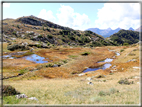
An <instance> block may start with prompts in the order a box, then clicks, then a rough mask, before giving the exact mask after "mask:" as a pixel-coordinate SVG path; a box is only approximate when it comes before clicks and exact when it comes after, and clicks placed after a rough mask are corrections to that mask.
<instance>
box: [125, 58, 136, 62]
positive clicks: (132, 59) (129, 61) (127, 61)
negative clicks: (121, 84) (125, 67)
mask: <svg viewBox="0 0 142 107" xmlns="http://www.w3.org/2000/svg"><path fill="white" fill-rule="evenodd" d="M130 61H133V62H135V61H136V59H131V60H128V61H127V62H130Z"/></svg>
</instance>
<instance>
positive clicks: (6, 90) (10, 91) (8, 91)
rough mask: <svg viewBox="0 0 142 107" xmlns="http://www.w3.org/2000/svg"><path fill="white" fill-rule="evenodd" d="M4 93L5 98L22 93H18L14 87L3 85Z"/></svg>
mask: <svg viewBox="0 0 142 107" xmlns="http://www.w3.org/2000/svg"><path fill="white" fill-rule="evenodd" d="M2 93H3V96H10V95H16V94H20V92H18V91H17V90H16V89H15V88H14V87H12V86H10V85H3V87H2Z"/></svg>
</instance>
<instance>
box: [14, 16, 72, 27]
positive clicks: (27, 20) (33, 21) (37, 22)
mask: <svg viewBox="0 0 142 107" xmlns="http://www.w3.org/2000/svg"><path fill="white" fill-rule="evenodd" d="M16 21H18V22H22V23H24V24H29V25H34V26H48V27H52V28H56V29H62V30H73V29H71V28H68V27H63V26H60V25H57V24H54V23H52V22H49V21H46V20H43V19H40V18H37V17H35V16H32V15H31V16H28V17H21V18H19V19H17V20H16Z"/></svg>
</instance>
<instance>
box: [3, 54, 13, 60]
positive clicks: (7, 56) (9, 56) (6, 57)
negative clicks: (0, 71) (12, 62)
mask: <svg viewBox="0 0 142 107" xmlns="http://www.w3.org/2000/svg"><path fill="white" fill-rule="evenodd" d="M2 58H3V59H14V57H12V56H11V55H3V56H2Z"/></svg>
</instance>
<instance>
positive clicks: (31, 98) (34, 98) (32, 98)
mask: <svg viewBox="0 0 142 107" xmlns="http://www.w3.org/2000/svg"><path fill="white" fill-rule="evenodd" d="M28 99H30V100H37V101H38V99H37V98H36V97H30V98H28Z"/></svg>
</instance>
